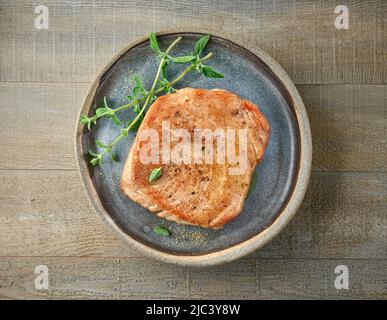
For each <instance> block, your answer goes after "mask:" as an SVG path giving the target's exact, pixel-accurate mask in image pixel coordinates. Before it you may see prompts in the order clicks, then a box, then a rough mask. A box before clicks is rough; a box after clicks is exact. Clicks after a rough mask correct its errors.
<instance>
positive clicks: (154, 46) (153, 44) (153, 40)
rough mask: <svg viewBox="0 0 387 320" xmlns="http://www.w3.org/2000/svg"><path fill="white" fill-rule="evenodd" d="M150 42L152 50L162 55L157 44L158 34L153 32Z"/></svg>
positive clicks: (150, 35)
mask: <svg viewBox="0 0 387 320" xmlns="http://www.w3.org/2000/svg"><path fill="white" fill-rule="evenodd" d="M149 41H150V46H151V48H152V50H153V51H154V52H156V53H161V50H160V48H159V45H158V43H157V39H156V33H154V32H151V33H150V34H149Z"/></svg>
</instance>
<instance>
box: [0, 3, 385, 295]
mask: <svg viewBox="0 0 387 320" xmlns="http://www.w3.org/2000/svg"><path fill="white" fill-rule="evenodd" d="M37 4H38V3H37V2H35V1H32V0H20V1H11V0H3V1H1V3H0V118H1V120H2V125H1V126H0V145H1V147H2V150H1V152H0V181H1V183H0V299H21V298H27V299H32V298H43V299H53V298H58V299H70V298H76V299H91V298H96V299H118V298H123V299H131V298H132V299H133V298H136V299H146V298H147V299H153V298H155V299H162V298H167V299H170V298H171V299H173V298H180V299H185V298H195V299H200V298H207V299H219V298H238V299H255V298H260V299H275V298H277V299H278V298H283V299H289V298H296V299H297V298H300V299H302V298H328V299H341V298H362V299H368V298H380V299H387V273H386V270H387V215H386V212H387V201H386V199H387V187H386V186H387V174H386V172H385V171H386V168H387V163H386V161H387V154H386V152H387V140H386V137H387V60H386V56H387V40H386V34H387V30H386V28H387V23H386V17H387V3H386V1H383V0H371V1H358V0H350V1H347V2H346V3H345V4H346V5H347V6H348V9H349V18H350V21H349V23H350V28H349V30H345V31H343V30H336V29H335V27H334V20H335V18H336V16H337V15H336V14H335V13H334V8H335V7H336V5H339V4H343V3H342V2H341V1H335V0H328V1H317V0H316V1H314V0H307V1H295V0H293V1H279V0H276V1H253V0H238V1H221V0H215V1H211V2H208V1H204V0H198V1H195V2H192V1H176V0H173V1H172V0H166V1H161V2H160V1H144V0H137V1H127V0H117V1H112V0H108V1H102V0H94V1H86V0H81V1H78V0H77V1H75V0H72V1H59V0H52V1H49V2H46V3H44V4H46V5H47V6H48V8H49V12H50V16H49V17H50V22H49V30H41V31H39V30H36V29H35V28H34V26H33V22H34V18H35V17H36V15H35V14H34V13H33V10H34V6H36V5H37ZM203 8H206V10H203ZM170 29H179V30H184V31H202V32H209V33H214V34H218V35H221V36H224V37H226V38H229V39H231V40H234V41H236V42H237V43H240V44H242V45H244V44H245V45H247V46H248V47H252V48H261V49H263V50H265V51H266V52H267V53H268V54H270V55H271V56H272V57H273V58H274V59H276V60H277V61H278V62H279V63H280V64H281V65H282V66H283V67H284V69H285V70H286V71H287V72H288V73H289V75H290V76H291V78H292V79H293V80H294V82H295V83H296V84H297V88H298V90H299V91H300V94H301V96H302V98H303V100H304V102H305V106H306V109H307V111H308V114H309V118H310V122H311V129H312V134H313V142H314V150H313V157H314V159H313V171H314V173H313V174H312V176H311V181H310V184H309V188H308V191H307V194H306V197H305V201H304V202H303V204H302V206H301V208H300V209H299V212H298V213H297V215H296V216H295V218H294V219H293V220H292V221H291V222H290V224H289V225H288V226H287V227H286V228H285V229H284V230H283V231H282V232H281V233H280V235H279V236H278V237H277V238H276V239H274V240H273V241H272V242H271V243H269V244H268V245H267V246H266V247H264V248H263V249H262V250H260V251H258V252H256V253H254V254H252V255H250V256H249V257H246V258H244V259H241V260H239V261H236V262H233V263H231V264H228V265H225V266H221V267H214V268H205V269H201V270H200V271H198V270H197V269H188V268H183V267H176V266H173V267H171V266H169V265H165V264H161V263H159V262H156V261H152V260H149V259H146V258H144V257H142V256H141V255H140V254H139V253H137V252H136V251H134V250H133V249H132V248H130V247H128V246H127V245H126V244H125V243H123V242H122V241H120V240H119V239H118V238H117V237H116V236H115V235H114V233H113V232H112V231H111V230H109V229H108V228H107V227H106V226H105V225H104V224H103V223H102V222H101V221H100V220H99V218H98V217H97V215H96V214H95V213H94V211H93V210H92V209H91V208H90V206H89V204H88V200H87V199H86V196H85V195H84V193H83V190H82V187H81V182H80V179H79V176H78V172H77V171H76V163H75V158H74V151H73V149H74V148H73V132H74V128H75V120H76V117H77V113H78V110H79V108H80V105H81V102H82V100H83V98H84V95H85V94H86V92H87V88H88V87H89V83H90V82H91V81H92V80H93V79H94V78H95V75H96V74H97V72H98V71H99V70H100V69H101V68H102V67H103V66H104V65H105V64H106V63H107V62H108V61H109V60H110V59H111V57H112V56H113V55H114V54H115V53H117V52H118V51H119V50H120V49H122V48H123V47H125V46H126V45H127V44H128V43H130V42H133V41H135V40H136V39H138V38H141V37H143V36H145V35H146V34H147V33H148V32H149V31H153V30H156V31H158V30H170ZM40 264H45V265H47V266H48V267H49V272H50V288H49V290H48V291H44V290H35V288H34V279H35V277H36V274H35V273H34V269H35V266H37V265H40ZM339 264H344V265H347V266H348V268H349V277H350V288H349V290H341V291H338V290H336V289H335V288H334V279H335V276H336V275H335V274H334V268H335V266H337V265H339Z"/></svg>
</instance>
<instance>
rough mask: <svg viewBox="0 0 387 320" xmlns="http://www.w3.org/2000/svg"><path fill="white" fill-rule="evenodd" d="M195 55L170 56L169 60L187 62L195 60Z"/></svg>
mask: <svg viewBox="0 0 387 320" xmlns="http://www.w3.org/2000/svg"><path fill="white" fill-rule="evenodd" d="M195 58H196V57H195V56H182V57H176V58H171V60H172V61H173V62H175V63H187V62H190V61H192V60H195Z"/></svg>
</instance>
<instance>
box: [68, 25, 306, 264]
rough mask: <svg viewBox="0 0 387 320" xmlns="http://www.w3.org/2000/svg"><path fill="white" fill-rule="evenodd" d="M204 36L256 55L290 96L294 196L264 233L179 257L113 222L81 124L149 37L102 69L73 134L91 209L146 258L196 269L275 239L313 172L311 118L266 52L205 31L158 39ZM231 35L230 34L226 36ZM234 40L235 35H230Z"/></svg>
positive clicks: (297, 202) (280, 68) (85, 101)
mask: <svg viewBox="0 0 387 320" xmlns="http://www.w3.org/2000/svg"><path fill="white" fill-rule="evenodd" d="M189 34H191V35H192V34H194V35H205V34H209V35H210V36H213V37H216V38H220V39H221V40H223V41H225V42H229V43H232V44H234V45H236V46H238V47H241V48H242V49H244V50H248V51H249V52H251V53H252V54H253V55H255V56H256V57H257V58H258V59H260V60H261V61H262V62H263V63H264V64H266V66H267V67H268V69H269V70H270V71H271V72H273V74H274V75H275V76H276V77H277V78H278V79H279V81H280V82H281V83H282V85H283V86H284V88H285V89H286V91H287V92H288V94H289V97H290V99H291V100H292V102H293V110H292V111H293V113H294V116H295V118H296V122H297V127H298V133H299V166H298V172H297V174H296V176H295V178H294V182H293V184H294V186H293V190H292V192H291V194H290V195H289V199H288V202H287V203H286V204H285V205H284V207H283V208H282V210H281V211H280V212H279V214H278V216H277V218H276V219H275V220H274V221H273V222H272V223H271V224H270V225H269V226H268V227H267V228H266V229H264V230H263V231H261V232H259V233H258V234H256V235H255V236H253V237H251V238H249V239H247V240H245V241H243V242H241V243H238V244H236V245H233V246H231V247H228V248H226V249H222V250H218V251H214V252H210V253H205V254H199V255H192V256H190V255H179V254H172V253H166V252H163V251H161V250H158V249H155V248H152V247H150V246H147V245H146V244H144V243H141V242H139V241H137V240H136V239H134V238H132V237H131V236H130V235H129V234H127V233H125V232H124V231H123V230H122V229H121V228H120V227H119V226H118V225H117V224H116V223H115V222H114V221H113V219H112V217H111V216H110V215H109V214H108V213H107V212H106V210H105V208H104V207H103V204H102V202H101V200H100V198H99V196H98V193H97V191H96V189H95V187H94V184H93V182H92V178H91V176H90V174H89V169H88V164H87V163H86V161H85V159H84V154H85V152H84V149H83V143H82V140H83V132H84V125H82V124H81V123H80V116H81V114H83V113H85V111H87V112H88V111H89V109H90V107H91V105H92V101H93V98H94V96H95V93H96V91H97V89H98V87H99V84H100V81H101V79H102V78H103V76H104V75H105V73H106V72H107V71H108V70H109V69H110V68H111V67H112V66H113V65H114V64H115V63H116V62H117V61H118V60H119V59H120V58H121V57H122V56H123V55H124V54H126V52H128V51H129V50H131V49H132V48H134V47H136V46H137V45H139V44H141V43H143V42H145V41H148V40H149V37H148V36H146V37H142V38H140V39H138V40H137V41H134V42H131V43H129V44H128V45H127V46H125V47H124V48H123V49H121V50H120V51H119V52H118V53H116V54H115V55H114V56H113V57H112V58H111V59H110V61H109V62H108V63H107V64H106V65H105V66H104V67H103V68H102V70H101V71H100V72H99V73H98V74H97V76H96V78H95V80H94V81H93V82H92V84H91V85H90V86H89V89H88V91H87V94H86V96H85V98H84V100H83V102H82V106H81V108H80V110H79V112H78V115H77V119H76V121H77V122H76V128H75V134H74V147H75V156H76V162H77V166H78V172H79V174H80V177H81V181H82V187H83V189H84V191H85V193H86V196H87V198H88V200H89V203H90V204H91V206H92V208H93V209H94V210H95V211H96V212H97V214H98V215H99V216H100V217H101V218H102V220H103V221H104V222H105V224H107V225H109V226H110V227H111V228H112V229H113V230H114V231H115V233H116V234H118V235H119V237H120V238H121V239H123V240H124V242H125V244H130V245H131V246H132V247H133V248H135V249H136V250H137V251H140V252H141V253H143V254H144V255H146V256H147V257H150V258H154V259H156V260H159V261H162V262H166V263H173V264H178V265H183V266H195V267H204V266H213V265H219V264H223V263H226V262H231V261H234V260H237V259H239V258H242V257H243V256H246V255H248V254H250V253H252V252H254V251H256V250H257V249H259V248H261V247H263V246H264V245H266V244H267V243H268V242H269V241H271V240H272V239H273V238H275V237H276V236H277V235H278V234H279V233H280V231H281V230H282V229H283V228H284V227H285V226H286V225H287V224H288V222H289V221H290V220H291V219H292V218H293V216H294V215H295V214H296V212H297V209H298V208H299V206H300V205H301V203H302V200H303V198H304V195H305V192H306V189H307V186H308V182H309V177H310V172H311V166H312V136H311V131H310V124H309V119H308V115H307V112H306V108H305V105H304V103H303V101H302V99H301V96H300V94H299V92H298V90H297V89H296V87H295V85H294V83H293V81H292V80H291V78H290V77H289V75H288V74H287V73H286V72H285V70H284V69H283V68H282V67H281V66H280V65H279V64H278V63H277V62H276V61H275V60H274V59H273V58H272V57H270V56H269V55H268V54H267V53H266V52H265V51H263V50H262V49H260V48H252V47H251V46H249V45H248V44H243V45H242V44H239V43H237V42H235V41H234V40H229V39H228V38H225V37H224V36H223V35H219V34H217V33H216V32H202V31H180V30H179V31H178V30H167V31H161V32H157V36H165V35H182V36H184V35H189ZM227 36H229V35H227ZM230 37H232V36H230Z"/></svg>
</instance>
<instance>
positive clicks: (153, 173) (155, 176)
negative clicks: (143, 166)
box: [148, 167, 163, 183]
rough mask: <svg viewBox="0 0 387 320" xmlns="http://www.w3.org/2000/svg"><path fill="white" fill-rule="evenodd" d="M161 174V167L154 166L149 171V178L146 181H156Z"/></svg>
mask: <svg viewBox="0 0 387 320" xmlns="http://www.w3.org/2000/svg"><path fill="white" fill-rule="evenodd" d="M162 174H163V172H162V169H161V167H160V168H155V169H153V170H152V171H151V173H150V175H149V178H148V181H149V182H150V183H152V182H154V181H156V180H157V179H158V178H160V177H161V175H162Z"/></svg>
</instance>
